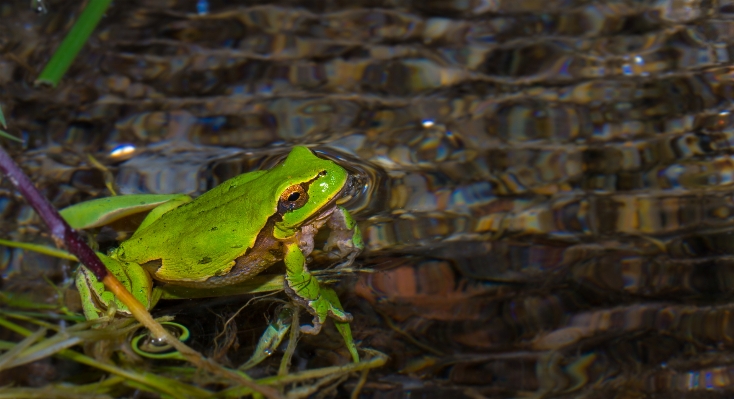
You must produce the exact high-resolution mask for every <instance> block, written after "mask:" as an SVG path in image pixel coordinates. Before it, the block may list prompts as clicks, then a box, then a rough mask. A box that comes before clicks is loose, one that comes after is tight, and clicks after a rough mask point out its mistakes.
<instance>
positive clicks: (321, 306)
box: [285, 284, 353, 335]
mask: <svg viewBox="0 0 734 399" xmlns="http://www.w3.org/2000/svg"><path fill="white" fill-rule="evenodd" d="M285 292H286V293H287V294H288V296H290V297H291V299H293V300H294V301H295V302H296V303H298V304H299V305H301V306H303V307H304V308H305V309H306V310H307V311H308V313H311V314H312V315H313V321H312V323H313V326H309V325H302V326H300V329H301V332H303V333H304V334H311V335H316V334H318V333H319V332H321V327H322V326H323V324H324V323H325V322H326V318H327V317H333V318H334V319H336V320H338V321H340V322H343V323H349V322H351V321H352V319H353V318H352V315H351V314H349V313H348V312H345V311H344V308H342V305H341V302H339V297H338V296H337V295H336V292H334V290H333V289H331V288H328V287H320V290H319V296H318V297H317V298H316V299H313V300H307V299H304V298H303V297H301V296H299V295H298V293H297V292H296V291H294V290H293V289H292V288H291V287H289V286H288V284H286V285H285Z"/></svg>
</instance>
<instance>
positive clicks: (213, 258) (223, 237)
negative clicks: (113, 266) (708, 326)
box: [118, 171, 277, 281]
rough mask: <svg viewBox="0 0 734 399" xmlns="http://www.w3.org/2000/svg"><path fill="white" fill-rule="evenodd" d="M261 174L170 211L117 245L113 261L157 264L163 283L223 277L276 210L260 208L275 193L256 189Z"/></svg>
mask: <svg viewBox="0 0 734 399" xmlns="http://www.w3.org/2000/svg"><path fill="white" fill-rule="evenodd" d="M266 173H267V171H260V172H252V173H247V174H244V175H240V176H237V177H234V178H232V179H230V180H227V181H225V182H224V183H222V184H220V185H219V186H217V187H215V188H214V189H212V190H210V191H208V192H206V193H205V194H203V195H201V196H200V197H198V198H197V199H196V200H194V201H192V202H189V203H187V204H184V205H182V206H180V207H178V208H176V209H173V210H171V211H170V212H168V213H166V214H164V215H163V216H162V217H161V218H160V219H158V220H157V221H155V222H154V223H152V224H151V225H150V226H148V227H147V228H146V229H144V230H142V231H138V232H136V233H135V234H134V235H133V236H132V237H131V238H130V239H129V240H127V241H125V242H123V243H122V244H121V245H120V248H119V249H118V257H119V258H120V259H121V260H123V261H128V262H135V263H139V264H143V263H146V262H158V261H159V262H160V268H159V269H158V272H157V273H156V275H157V277H159V278H160V279H162V280H167V281H175V280H178V279H180V276H187V278H186V279H185V280H187V281H203V280H205V279H206V278H208V277H210V276H213V275H220V274H224V273H226V272H227V271H228V269H229V267H231V263H233V262H232V259H235V258H237V257H238V256H241V255H243V254H245V253H246V252H247V250H248V249H249V248H252V247H253V245H254V244H255V240H256V239H257V235H258V233H259V232H260V231H261V230H262V229H263V228H264V227H265V224H266V223H267V221H268V218H269V217H270V216H271V215H273V214H274V213H275V211H276V209H275V206H273V207H272V209H263V204H266V203H268V201H269V200H270V199H271V198H273V196H274V195H276V194H275V192H276V191H275V190H276V189H277V187H261V186H260V185H259V183H260V182H259V179H261V178H262V177H263V176H264V175H265V174H266ZM271 202H272V200H271Z"/></svg>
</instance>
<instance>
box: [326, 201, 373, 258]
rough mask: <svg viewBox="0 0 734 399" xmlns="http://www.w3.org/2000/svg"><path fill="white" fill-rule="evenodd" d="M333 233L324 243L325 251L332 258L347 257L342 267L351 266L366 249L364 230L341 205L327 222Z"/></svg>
mask: <svg viewBox="0 0 734 399" xmlns="http://www.w3.org/2000/svg"><path fill="white" fill-rule="evenodd" d="M326 224H327V226H329V229H331V234H329V239H328V240H327V241H326V245H324V251H325V252H327V253H328V256H329V258H330V259H332V260H337V259H344V258H347V261H346V262H344V263H343V264H342V265H340V266H342V267H345V266H349V265H351V264H352V262H354V259H355V258H356V257H357V255H359V253H360V252H362V249H364V242H363V241H362V232H361V231H360V230H359V227H357V222H356V221H355V220H354V218H352V215H351V214H350V213H349V212H348V211H347V210H346V209H344V208H342V207H341V206H338V207H336V209H335V210H334V212H333V213H332V214H331V216H330V217H329V220H328V221H327V222H326Z"/></svg>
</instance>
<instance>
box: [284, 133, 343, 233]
mask: <svg viewBox="0 0 734 399" xmlns="http://www.w3.org/2000/svg"><path fill="white" fill-rule="evenodd" d="M278 168H279V169H280V170H281V171H283V172H287V175H288V178H287V179H285V181H281V182H280V184H278V191H277V192H276V193H275V194H276V195H278V198H277V212H278V214H279V215H280V216H281V220H280V221H278V222H276V223H275V231H274V235H275V236H276V238H286V237H290V236H292V235H293V234H294V233H295V231H296V229H298V228H299V227H300V226H302V225H303V224H305V223H306V222H308V221H310V220H312V219H314V218H315V217H318V216H319V215H320V214H321V213H322V212H324V211H326V210H328V209H331V208H332V207H333V206H334V204H335V203H336V200H337V199H339V197H340V196H341V194H342V192H343V190H344V188H345V186H346V185H347V181H348V179H349V175H348V173H347V171H346V170H345V169H344V168H342V167H341V166H339V165H337V164H336V163H335V162H334V161H331V160H328V159H321V158H319V157H317V156H316V155H314V153H312V152H311V150H309V149H308V148H306V147H294V148H293V150H292V151H291V152H290V154H288V157H287V158H286V159H285V161H284V162H283V163H282V164H280V165H279V166H278Z"/></svg>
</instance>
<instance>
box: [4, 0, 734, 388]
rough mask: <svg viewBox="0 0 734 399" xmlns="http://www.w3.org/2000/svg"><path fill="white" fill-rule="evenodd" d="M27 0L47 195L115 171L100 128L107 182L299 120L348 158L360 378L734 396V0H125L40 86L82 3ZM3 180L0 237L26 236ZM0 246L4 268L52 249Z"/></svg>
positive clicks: (221, 158)
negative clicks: (32, 3) (373, 364)
mask: <svg viewBox="0 0 734 399" xmlns="http://www.w3.org/2000/svg"><path fill="white" fill-rule="evenodd" d="M27 3H28V2H27V1H4V2H3V3H2V4H0V22H1V23H0V103H1V104H2V106H3V109H4V110H5V114H6V116H7V119H8V121H9V122H10V124H11V128H10V132H12V133H15V134H17V135H19V136H21V137H23V138H24V139H25V140H26V144H25V145H23V146H20V145H15V144H7V146H6V147H8V148H10V149H11V151H13V152H14V154H15V155H16V157H17V159H18V160H19V161H20V162H21V163H22V165H23V167H24V168H25V169H26V170H27V171H28V172H29V173H31V175H32V177H33V178H34V179H35V181H38V182H39V185H40V186H41V187H42V188H43V189H44V190H45V193H46V195H47V196H48V197H49V198H51V199H52V200H53V202H54V203H55V204H56V205H58V206H65V205H68V204H70V203H74V202H77V201H80V200H83V199H88V198H90V197H92V196H101V195H107V192H106V190H105V189H104V185H103V182H104V178H103V176H102V173H101V172H99V171H98V170H97V169H95V168H93V167H92V166H90V164H89V162H88V160H87V158H86V156H87V154H90V153H91V154H93V155H94V156H95V157H97V158H98V159H100V160H101V161H102V162H103V163H104V164H106V165H110V167H111V170H112V172H113V174H114V176H115V183H116V184H117V185H118V186H119V187H120V188H121V189H122V191H123V192H124V193H131V192H187V193H192V194H198V193H201V192H202V191H205V190H207V189H209V188H211V187H212V186H214V185H216V184H217V183H219V182H221V181H222V180H224V179H226V178H229V177H232V176H234V175H237V174H239V173H243V172H245V171H249V170H253V169H256V168H259V167H264V166H267V165H270V164H272V162H273V160H274V159H277V157H278V156H280V155H283V154H285V153H287V151H288V149H289V148H290V146H292V145H296V144H307V145H310V146H313V148H314V149H317V150H319V151H321V152H322V153H323V154H326V155H328V156H331V157H333V158H335V159H339V160H341V162H342V163H343V164H344V165H345V166H347V167H349V168H350V170H351V171H352V172H353V173H354V174H356V175H358V176H360V178H361V179H362V181H363V182H365V187H364V189H363V191H362V193H361V195H359V196H358V197H357V198H355V199H354V200H353V201H352V202H351V203H350V205H349V208H350V209H351V210H353V211H354V214H355V215H356V217H357V218H358V220H359V222H360V226H361V228H362V230H363V232H364V234H365V238H366V241H367V246H368V249H367V251H366V252H365V254H364V255H363V256H362V257H360V263H362V264H363V265H364V266H365V267H371V268H375V269H378V270H382V272H380V273H375V274H371V275H362V276H360V277H358V278H354V279H353V281H351V282H350V281H346V282H344V283H343V284H342V285H341V286H340V288H341V291H342V297H343V298H344V302H345V305H346V307H347V308H348V309H349V310H350V311H352V312H353V313H354V314H355V317H356V320H355V323H354V329H355V335H356V337H357V338H358V339H359V340H360V341H361V346H364V347H371V348H375V349H378V350H381V351H383V352H385V353H387V354H388V355H390V357H391V360H390V362H389V363H388V365H387V366H386V367H385V368H384V369H382V370H378V371H376V372H373V373H371V375H370V379H369V382H368V384H367V386H366V388H365V391H364V393H363V394H362V395H363V397H390V398H393V397H394V398H398V397H421V398H433V397H447V396H448V395H452V397H454V396H455V397H461V396H464V397H471V398H478V397H527V396H529V397H583V398H627V397H631V398H653V397H654V398H681V397H691V398H694V397H695V398H698V397H702V398H703V397H705V398H718V397H722V398H723V397H730V396H731V395H732V394H733V393H734V389H733V388H732V384H731V382H732V381H734V366H733V365H732V359H733V357H732V355H734V352H733V351H732V350H733V349H734V314H733V313H732V311H733V310H734V307H732V304H731V299H732V294H733V293H734V258H732V255H733V254H734V240H733V238H734V237H732V234H731V232H732V227H733V224H734V219H732V213H734V198H733V197H732V194H733V193H734V161H733V160H732V158H731V153H732V149H731V146H732V144H734V128H733V127H734V118H733V117H732V114H731V110H732V108H734V105H733V104H732V99H733V97H734V84H733V83H734V75H733V74H732V68H731V65H732V57H734V46H732V43H734V2H732V1H729V0H719V1H694V0H688V1H686V0H669V1H664V0H659V1H657V0H656V1H652V0H647V1H581V0H578V1H571V0H567V1H561V0H558V1H553V0H549V1H532V0H515V1H507V0H445V1H444V0H432V1H409V0H392V1H390V0H384V1H379V0H353V1H319V2H314V1H297V0H291V1H271V2H258V1H241V2H225V1H210V2H204V1H175V0H170V1H163V0H161V1H153V0H150V1H142V0H140V1H125V2H121V1H118V2H115V3H114V4H113V6H112V8H111V9H110V11H109V13H108V15H107V17H106V18H105V19H104V20H103V21H102V23H101V25H100V26H99V27H98V29H97V31H96V33H95V34H94V35H93V37H92V39H91V40H90V42H89V43H88V45H87V47H86V48H85V50H84V51H83V52H82V54H81V55H80V58H79V59H78V60H77V61H76V62H75V63H74V65H73V66H72V69H71V70H70V72H69V73H68V75H67V76H66V78H65V79H64V80H63V82H62V83H61V85H60V86H59V87H58V88H56V89H37V88H34V87H33V86H32V82H33V80H34V79H35V78H36V77H37V75H38V72H39V71H40V69H41V68H42V66H43V64H44V62H45V61H46V60H47V59H48V57H49V55H50V54H51V52H52V51H53V50H54V49H55V47H56V46H57V44H58V43H59V41H60V39H61V38H62V37H63V34H64V32H66V30H67V29H68V27H69V26H70V23H71V21H73V19H74V18H75V16H76V15H77V13H78V7H79V5H78V3H77V2H66V1H48V2H47V3H46V4H47V6H48V9H49V13H48V14H45V15H38V14H36V13H34V12H33V11H32V10H30V9H29V8H28V4H27ZM125 148H128V149H132V148H134V149H135V151H134V152H133V153H128V152H125V151H123V149H125ZM0 190H2V191H0V216H2V220H3V222H2V224H0V233H2V236H3V237H11V238H14V239H19V240H25V241H32V240H35V241H38V240H39V238H38V234H39V232H41V231H42V227H41V226H40V225H39V223H38V221H36V220H34V219H32V217H31V215H32V213H31V211H30V209H29V208H28V207H27V206H26V205H24V203H23V202H22V201H21V199H19V198H18V197H17V196H16V195H15V194H13V193H12V190H11V189H10V187H9V185H8V184H7V183H4V184H3V185H2V187H1V188H0ZM41 241H42V240H41ZM2 251H4V252H0V261H2V262H1V263H0V265H2V266H3V268H4V282H3V284H4V285H3V288H4V289H9V290H13V289H17V290H22V291H24V292H29V291H30V292H34V293H35V294H37V295H38V298H39V300H43V299H44V298H51V297H53V296H54V294H55V293H54V292H53V291H52V290H50V289H49V288H48V287H47V285H44V284H43V283H37V284H35V285H34V283H33V282H32V281H33V280H30V281H29V279H28V277H29V276H30V277H32V278H36V277H39V276H41V275H45V276H47V277H49V278H51V279H52V280H54V281H60V280H63V279H64V278H65V276H66V275H65V274H64V273H67V274H68V269H67V270H65V269H64V268H62V267H59V265H57V264H54V265H51V266H48V267H47V268H45V269H44V268H40V270H38V268H37V267H36V268H33V269H31V268H30V267H29V266H27V265H28V264H29V263H30V260H29V257H30V258H31V260H33V261H34V262H35V261H36V259H35V258H32V255H22V254H20V253H19V252H18V251H13V250H7V249H2ZM21 271H23V272H24V273H25V276H24V278H22V277H19V273H20V272H21ZM34 273H35V274H34ZM29 287H31V288H29ZM44 287H45V288H44ZM46 300H48V299H46ZM170 306H171V308H170V311H171V312H176V306H177V305H175V304H174V305H170ZM178 306H179V307H181V305H178ZM185 306H189V305H185ZM220 311H221V312H223V313H226V311H224V310H220ZM265 311H267V309H266V310H265ZM178 312H179V313H181V311H180V310H178ZM204 313H206V312H204ZM257 316H258V317H260V316H262V312H261V313H258V314H257ZM181 317H183V318H184V319H185V318H186V316H185V315H181ZM189 317H191V316H189ZM251 317H252V318H253V319H255V318H256V317H255V316H251ZM260 319H261V318H260ZM255 323H257V322H255ZM259 323H260V324H259V325H258V324H256V325H255V326H254V327H251V329H252V331H253V332H254V331H255V330H258V331H261V329H262V326H263V323H264V321H263V320H260V321H259ZM390 325H392V326H393V327H394V328H390ZM205 330H206V329H203V331H202V332H201V333H202V334H204V335H206V334H207V331H205ZM209 333H211V334H213V333H212V332H209ZM253 334H254V333H253ZM200 345H201V344H200ZM304 345H305V347H306V348H311V349H304V350H303V351H302V353H301V354H300V356H301V357H302V358H303V359H304V360H303V361H304V362H306V363H308V362H311V363H308V364H309V365H312V364H316V365H318V364H319V363H318V362H319V361H323V362H327V363H329V362H331V361H330V360H329V361H326V360H323V359H324V358H328V356H330V355H325V354H324V353H326V352H323V351H324V349H319V348H323V346H324V345H325V344H324V343H323V342H320V341H318V339H315V340H314V341H313V342H311V343H309V342H308V341H307V342H306V343H305V344H304ZM309 345H310V346H309ZM204 346H205V345H204ZM326 346H328V345H326ZM332 346H333V345H332ZM314 348H315V349H314ZM330 350H331V351H337V352H338V351H339V349H338V348H332V349H330ZM320 351H322V352H320ZM329 353H331V352H329ZM229 356H230V357H233V358H237V356H238V355H236V354H235V355H233V354H230V355H229ZM239 356H240V357H241V356H243V355H239ZM333 356H336V355H333ZM319 357H320V358H321V359H322V360H319V361H316V362H315V363H313V362H314V360H313V359H314V358H319ZM309 359H310V360H309ZM49 373H50V374H49V376H48V377H45V378H40V379H39V380H38V381H29V380H21V379H18V380H16V382H20V383H21V384H29V385H42V384H43V383H46V382H48V381H57V380H58V379H63V373H60V372H58V371H55V373H56V374H53V373H54V372H49ZM14 378H15V377H14ZM6 379H7V378H6ZM347 384H348V383H347ZM352 384H353V382H352ZM338 395H341V394H338Z"/></svg>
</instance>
